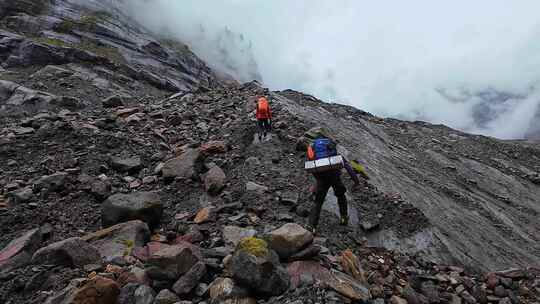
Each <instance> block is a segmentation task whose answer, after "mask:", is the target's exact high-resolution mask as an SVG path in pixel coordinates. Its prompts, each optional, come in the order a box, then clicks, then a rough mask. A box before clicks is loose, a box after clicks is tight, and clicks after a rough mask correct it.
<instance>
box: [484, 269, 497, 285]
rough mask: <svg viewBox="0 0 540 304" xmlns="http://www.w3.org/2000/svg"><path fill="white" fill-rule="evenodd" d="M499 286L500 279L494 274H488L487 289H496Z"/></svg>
mask: <svg viewBox="0 0 540 304" xmlns="http://www.w3.org/2000/svg"><path fill="white" fill-rule="evenodd" d="M497 285H499V277H498V276H497V275H496V274H495V273H493V272H491V273H488V274H487V276H486V286H487V288H489V289H494V288H495V287H496V286H497Z"/></svg>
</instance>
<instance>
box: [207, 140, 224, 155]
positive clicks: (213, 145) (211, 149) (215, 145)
mask: <svg viewBox="0 0 540 304" xmlns="http://www.w3.org/2000/svg"><path fill="white" fill-rule="evenodd" d="M200 150H201V152H202V153H203V154H206V155H210V154H218V153H225V152H227V144H226V143H225V142H224V141H210V142H208V143H206V144H204V145H202V146H201V147H200Z"/></svg>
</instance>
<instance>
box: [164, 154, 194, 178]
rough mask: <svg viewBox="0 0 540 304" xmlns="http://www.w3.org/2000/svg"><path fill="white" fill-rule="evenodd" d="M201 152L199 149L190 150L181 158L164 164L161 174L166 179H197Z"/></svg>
mask: <svg viewBox="0 0 540 304" xmlns="http://www.w3.org/2000/svg"><path fill="white" fill-rule="evenodd" d="M201 158H202V156H201V152H200V151H199V150H197V149H188V150H187V151H185V152H184V153H182V155H180V156H179V157H176V158H173V159H171V160H168V161H167V162H165V163H164V164H163V168H162V169H161V172H162V174H163V177H164V178H184V179H191V178H196V177H197V172H198V170H199V166H200V164H199V162H200V160H201Z"/></svg>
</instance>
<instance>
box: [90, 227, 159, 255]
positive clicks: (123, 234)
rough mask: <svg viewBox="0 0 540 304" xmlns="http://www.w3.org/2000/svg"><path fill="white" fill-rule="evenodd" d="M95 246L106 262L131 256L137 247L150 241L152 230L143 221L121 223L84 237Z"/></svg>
mask: <svg viewBox="0 0 540 304" xmlns="http://www.w3.org/2000/svg"><path fill="white" fill-rule="evenodd" d="M82 239H83V240H85V241H87V242H89V243H90V244H92V245H93V246H95V247H96V248H97V249H98V250H99V253H100V254H101V256H102V257H103V258H104V259H105V260H106V261H112V260H113V259H114V258H115V257H123V256H126V255H129V254H131V251H132V250H133V248H135V247H142V246H144V245H146V243H148V242H149V241H150V229H148V225H147V224H146V223H144V222H142V221H139V220H135V221H129V222H125V223H120V224H117V225H114V226H111V227H108V228H105V229H102V230H99V231H96V232H94V233H90V234H87V235H85V236H83V237H82Z"/></svg>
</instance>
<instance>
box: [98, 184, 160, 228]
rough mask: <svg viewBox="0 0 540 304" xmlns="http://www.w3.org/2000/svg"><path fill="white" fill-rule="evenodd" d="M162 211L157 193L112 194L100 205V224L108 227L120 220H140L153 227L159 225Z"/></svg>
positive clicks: (120, 221)
mask: <svg viewBox="0 0 540 304" xmlns="http://www.w3.org/2000/svg"><path fill="white" fill-rule="evenodd" d="M162 213H163V204H162V203H161V199H160V198H159V195H158V194H157V193H153V192H134V193H130V194H114V195H112V196H110V197H109V198H107V199H106V200H105V201H104V202H103V204H102V206H101V224H102V225H103V227H110V226H112V225H115V224H118V223H122V222H127V221H131V220H141V221H143V222H145V223H147V224H148V226H149V227H150V229H153V228H155V227H157V226H159V222H160V221H161V215H162Z"/></svg>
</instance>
